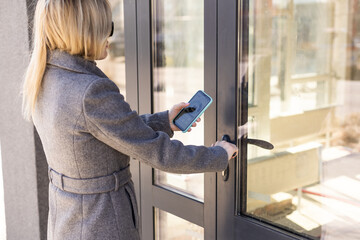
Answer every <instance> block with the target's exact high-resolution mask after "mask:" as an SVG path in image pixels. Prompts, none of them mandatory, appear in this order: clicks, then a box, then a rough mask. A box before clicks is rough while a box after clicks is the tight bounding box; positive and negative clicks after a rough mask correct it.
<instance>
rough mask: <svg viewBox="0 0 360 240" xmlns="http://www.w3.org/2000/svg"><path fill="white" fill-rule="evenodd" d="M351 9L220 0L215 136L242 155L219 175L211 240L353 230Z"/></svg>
mask: <svg viewBox="0 0 360 240" xmlns="http://www.w3.org/2000/svg"><path fill="white" fill-rule="evenodd" d="M358 12H359V2H358V1H332V0H329V1H327V0H323V1H317V0H277V1H271V0H269V1H238V2H237V1H231V0H228V1H226V0H225V1H221V4H218V28H219V31H218V59H219V61H218V85H217V88H218V89H217V91H218V93H219V94H218V109H217V114H218V116H217V117H218V130H217V136H218V137H219V136H222V135H224V134H228V135H230V137H231V140H232V141H234V142H236V143H237V144H238V146H239V148H240V157H239V158H238V159H236V160H235V161H232V162H230V164H229V171H228V174H229V176H228V178H225V179H224V180H222V179H221V174H218V178H217V179H218V181H217V200H218V201H217V204H218V208H217V228H218V232H217V233H218V234H217V239H303V238H308V239H358V238H359V237H360V232H359V229H358V227H357V226H358V219H359V217H360V204H359V203H360V201H359V200H360V198H359V194H358V192H359V191H358V189H359V186H360V181H359V180H360V177H359V176H360V175H359V173H360V167H359V166H360V165H359V164H358V162H359V161H360V155H359V142H360V141H359V139H360V138H359V137H360V132H359V125H360V112H359V109H360V108H359V104H360V99H359V95H358V92H357V91H358V90H359V87H360V84H359V77H358V71H359V70H358V69H359V54H358V53H359V47H358V44H357V43H358V38H359V26H360V22H359V17H358ZM235 19H236V20H235ZM220 29H228V31H225V30H224V31H223V32H226V36H225V34H224V35H223V34H221V31H220ZM234 62H237V63H238V64H237V65H235V64H232V63H234ZM234 79H235V80H234ZM260 140H261V141H260ZM268 143H271V144H272V145H273V146H274V148H273V149H272V150H268V149H266V148H270V146H271V145H269V144H268ZM254 144H255V145H254ZM264 148H265V149H264Z"/></svg>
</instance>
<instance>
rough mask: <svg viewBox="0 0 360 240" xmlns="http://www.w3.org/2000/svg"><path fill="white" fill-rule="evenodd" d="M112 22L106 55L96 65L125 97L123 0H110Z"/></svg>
mask: <svg viewBox="0 0 360 240" xmlns="http://www.w3.org/2000/svg"><path fill="white" fill-rule="evenodd" d="M109 2H110V4H111V8H112V17H113V22H114V34H113V36H112V37H110V38H109V49H108V56H107V57H106V59H104V60H101V61H97V62H96V63H97V65H98V67H99V68H100V69H101V70H102V71H103V72H104V73H105V74H106V76H108V77H109V78H110V79H111V80H112V81H114V83H115V84H116V85H117V86H118V88H119V89H120V93H121V94H122V95H123V96H124V97H125V98H126V92H125V37H124V1H123V0H110V1H109Z"/></svg>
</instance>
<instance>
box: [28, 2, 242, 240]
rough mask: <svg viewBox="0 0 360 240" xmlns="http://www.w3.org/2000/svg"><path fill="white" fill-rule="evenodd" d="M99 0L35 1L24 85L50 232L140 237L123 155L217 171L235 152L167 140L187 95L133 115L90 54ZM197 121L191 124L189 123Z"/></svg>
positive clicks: (100, 52)
mask: <svg viewBox="0 0 360 240" xmlns="http://www.w3.org/2000/svg"><path fill="white" fill-rule="evenodd" d="M112 32H113V23H112V16H111V8H110V4H109V2H108V1H107V0H39V1H38V3H37V6H36V11H35V22H34V44H33V46H34V49H33V52H32V56H31V61H30V64H29V66H28V69H27V74H26V77H25V82H24V85H23V112H24V116H25V117H26V118H27V119H29V120H32V121H33V123H34V125H35V127H36V129H37V131H38V133H39V135H40V138H41V141H42V144H43V147H44V151H45V154H46V158H47V162H48V165H49V179H50V184H49V219H48V239H49V240H51V239H61V240H64V239H71V240H74V239H126V240H131V239H139V238H140V237H139V232H138V227H139V219H138V213H137V203H136V199H135V194H134V187H133V184H132V181H131V174H130V170H129V159H130V158H129V156H131V157H134V158H136V159H138V160H140V161H141V162H143V163H147V164H149V165H151V166H152V167H154V168H158V169H160V170H163V171H167V172H173V173H199V172H215V171H222V170H224V169H225V168H226V166H227V164H228V160H229V159H230V158H231V156H232V155H233V154H234V153H236V152H237V148H236V146H235V145H233V144H230V143H227V142H224V141H220V142H216V143H214V144H213V146H212V147H205V146H185V145H183V144H182V143H181V142H180V141H177V140H171V139H170V138H171V137H172V136H173V131H178V130H179V129H178V128H177V127H176V126H175V125H174V124H173V121H172V120H173V119H174V117H175V116H176V115H177V114H178V113H179V111H180V110H181V109H182V108H183V107H186V106H188V104H186V103H180V104H177V105H175V106H174V107H173V108H172V109H171V110H170V111H165V112H160V113H156V114H148V115H141V116H139V115H138V114H137V113H136V112H135V111H132V110H131V109H130V107H129V104H127V103H126V102H125V100H124V97H123V96H122V95H121V93H120V92H119V89H118V88H117V87H116V85H115V84H114V83H113V82H112V81H111V80H110V79H109V78H108V77H107V76H106V75H105V74H104V73H103V72H102V71H101V70H100V69H99V68H98V67H97V66H96V63H95V62H94V60H101V59H104V58H105V57H106V56H107V47H108V40H107V39H108V38H109V37H110V36H111V35H112ZM193 126H196V123H195V124H194V125H193Z"/></svg>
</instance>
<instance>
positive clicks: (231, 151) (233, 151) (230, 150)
mask: <svg viewBox="0 0 360 240" xmlns="http://www.w3.org/2000/svg"><path fill="white" fill-rule="evenodd" d="M211 146H212V147H214V146H220V147H222V148H224V149H225V151H226V152H227V154H228V160H229V161H230V159H232V158H234V157H236V156H237V154H238V151H239V150H238V148H237V147H236V145H234V144H232V143H229V142H226V141H217V142H216V143H214V144H212V145H211Z"/></svg>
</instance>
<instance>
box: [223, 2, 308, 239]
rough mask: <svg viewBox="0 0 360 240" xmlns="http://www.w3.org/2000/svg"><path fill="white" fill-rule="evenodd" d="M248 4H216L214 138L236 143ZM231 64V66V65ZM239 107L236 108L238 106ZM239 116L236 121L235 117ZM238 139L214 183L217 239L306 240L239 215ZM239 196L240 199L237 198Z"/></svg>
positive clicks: (243, 158)
mask: <svg viewBox="0 0 360 240" xmlns="http://www.w3.org/2000/svg"><path fill="white" fill-rule="evenodd" d="M249 1H250V0H221V3H220V1H219V2H218V29H219V31H218V65H217V68H218V75H217V78H218V79H221V81H220V80H219V81H218V86H217V87H218V89H217V91H218V111H217V112H218V115H217V118H218V120H217V122H218V128H217V135H218V136H222V135H225V134H227V135H229V136H230V138H231V139H232V140H234V139H238V137H239V136H238V129H237V126H238V123H239V125H240V126H241V125H244V124H246V123H247V121H248V120H247V118H248V115H247V114H248V110H247V109H248V96H247V90H248V89H247V83H248V76H247V74H245V73H243V72H241V73H240V72H239V69H241V66H240V64H241V63H247V61H248V42H249V36H248V33H249V14H248V13H249ZM234 63H235V64H234ZM238 103H239V104H238ZM239 116H240V117H239ZM243 139H246V137H245V138H240V139H239V140H236V142H237V144H238V146H239V150H240V153H239V156H238V159H236V160H232V161H230V163H229V173H230V174H229V178H228V180H227V181H223V180H222V179H221V174H220V173H218V179H219V180H218V182H217V227H218V228H217V239H244V240H246V239H254V240H257V239H259V240H262V239H274V240H290V239H306V238H305V237H304V236H301V235H299V234H296V233H293V232H289V231H286V230H284V229H282V228H279V227H276V226H274V225H271V224H269V223H265V222H263V221H261V220H258V219H255V218H253V217H251V216H247V215H245V214H243V213H242V211H241V210H244V209H245V208H244V206H246V194H247V190H246V186H247V182H246V181H247V143H246V142H245V141H244V140H243ZM237 194H240V198H238V197H237Z"/></svg>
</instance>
